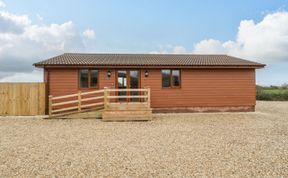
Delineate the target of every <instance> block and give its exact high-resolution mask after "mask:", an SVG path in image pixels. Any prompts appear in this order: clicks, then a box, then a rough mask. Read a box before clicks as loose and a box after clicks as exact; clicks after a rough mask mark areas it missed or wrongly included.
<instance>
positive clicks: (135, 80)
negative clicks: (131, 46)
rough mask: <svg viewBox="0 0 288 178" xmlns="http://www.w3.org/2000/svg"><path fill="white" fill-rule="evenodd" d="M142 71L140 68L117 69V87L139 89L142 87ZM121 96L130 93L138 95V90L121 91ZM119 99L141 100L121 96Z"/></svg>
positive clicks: (119, 93)
mask: <svg viewBox="0 0 288 178" xmlns="http://www.w3.org/2000/svg"><path fill="white" fill-rule="evenodd" d="M139 78H140V72H139V70H134V69H132V70H118V71H117V81H116V87H117V88H118V89H137V88H140V82H139ZM118 95H119V96H123V95H130V96H135V95H138V91H130V92H126V91H119V92H118ZM119 101H139V99H138V98H131V99H125V98H119Z"/></svg>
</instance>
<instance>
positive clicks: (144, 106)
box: [49, 88, 152, 121]
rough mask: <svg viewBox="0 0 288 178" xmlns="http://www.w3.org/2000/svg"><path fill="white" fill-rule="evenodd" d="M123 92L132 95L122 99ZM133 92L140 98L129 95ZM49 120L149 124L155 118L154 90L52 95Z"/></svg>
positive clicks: (115, 90) (108, 90) (113, 90)
mask: <svg viewBox="0 0 288 178" xmlns="http://www.w3.org/2000/svg"><path fill="white" fill-rule="evenodd" d="M119 92H125V93H126V94H128V95H120V96H119V95H118V93H119ZM130 92H137V95H129V93H130ZM131 100H132V101H133V102H132V101H131ZM57 101H58V102H57ZM49 118H65V119H72V118H102V120H103V121H133V120H135V121H136V120H137V121H139V120H141V121H148V120H151V119H152V109H151V108H150V89H149V88H146V89H108V88H104V90H96V91H92V92H91V91H90V92H79V93H77V94H71V95H65V96H57V97H53V96H49Z"/></svg>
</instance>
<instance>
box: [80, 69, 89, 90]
mask: <svg viewBox="0 0 288 178" xmlns="http://www.w3.org/2000/svg"><path fill="white" fill-rule="evenodd" d="M88 73H89V71H88V69H82V70H80V88H87V87H88Z"/></svg>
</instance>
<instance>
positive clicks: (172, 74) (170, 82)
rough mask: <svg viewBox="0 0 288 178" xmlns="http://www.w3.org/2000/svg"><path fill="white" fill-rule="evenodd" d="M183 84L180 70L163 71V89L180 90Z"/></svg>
mask: <svg viewBox="0 0 288 178" xmlns="http://www.w3.org/2000/svg"><path fill="white" fill-rule="evenodd" d="M180 84H181V79H180V70H178V69H177V70H175V69H173V70H170V69H163V70H162V87H163V88H179V87H180Z"/></svg>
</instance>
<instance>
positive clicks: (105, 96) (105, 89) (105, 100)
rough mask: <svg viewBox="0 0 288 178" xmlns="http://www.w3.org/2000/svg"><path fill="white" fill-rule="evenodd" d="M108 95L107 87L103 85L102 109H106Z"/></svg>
mask: <svg viewBox="0 0 288 178" xmlns="http://www.w3.org/2000/svg"><path fill="white" fill-rule="evenodd" d="M108 96H109V91H108V87H104V109H107V106H108V102H109V101H108Z"/></svg>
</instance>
